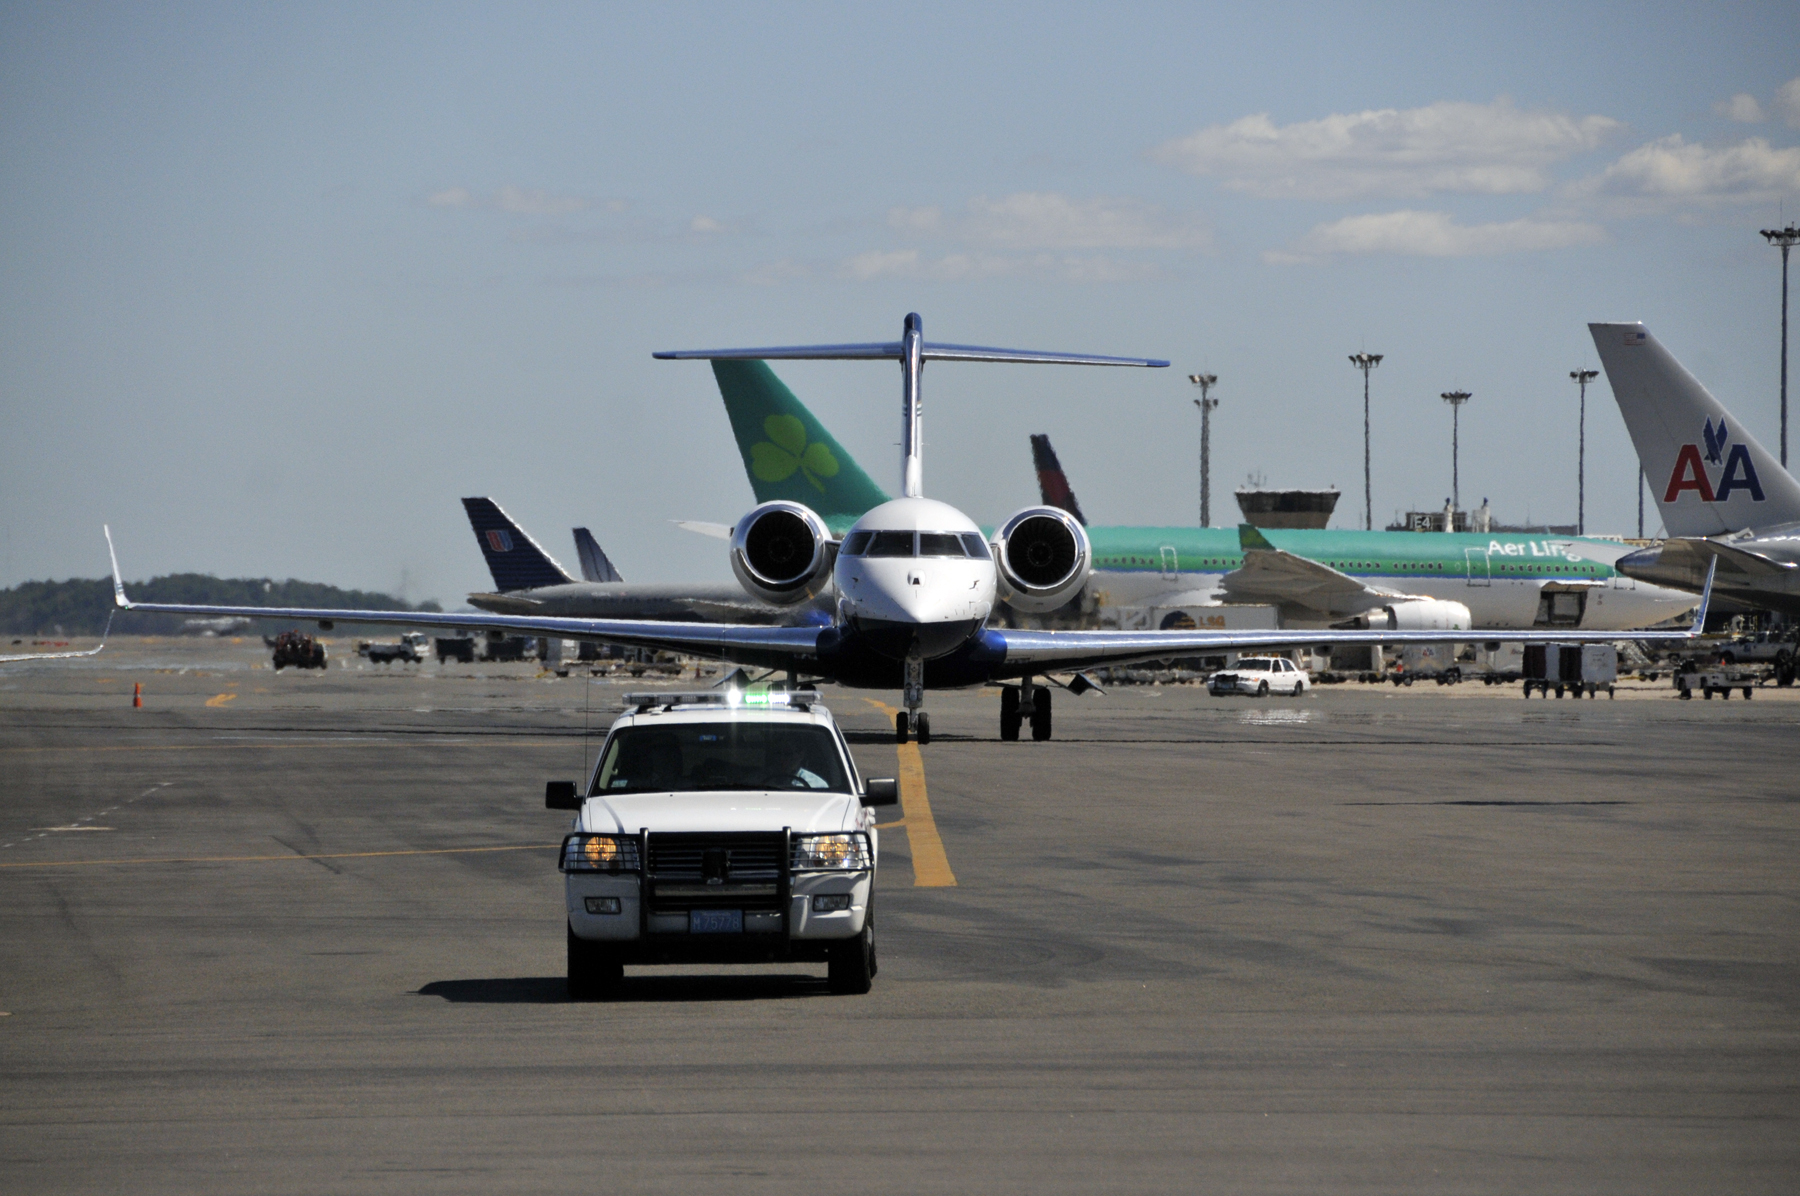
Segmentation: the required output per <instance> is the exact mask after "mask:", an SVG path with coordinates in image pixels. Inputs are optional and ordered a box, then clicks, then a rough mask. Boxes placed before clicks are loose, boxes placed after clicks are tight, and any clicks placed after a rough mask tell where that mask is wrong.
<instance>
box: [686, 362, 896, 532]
mask: <svg viewBox="0 0 1800 1196" xmlns="http://www.w3.org/2000/svg"><path fill="white" fill-rule="evenodd" d="M712 369H713V377H714V378H716V379H717V380H718V383H719V396H720V397H721V398H723V399H724V400H725V413H726V414H727V415H728V416H730V417H731V431H732V434H733V435H734V436H736V437H737V444H738V451H739V452H740V453H742V454H743V457H744V472H745V474H746V475H748V476H749V478H750V488H751V489H752V490H754V491H755V492H756V501H757V502H759V503H764V502H773V501H774V500H776V499H787V500H788V501H790V502H798V503H804V504H806V505H807V506H809V507H811V508H812V509H813V510H815V511H817V512H818V513H819V514H821V515H823V516H824V517H825V521H826V523H828V524H830V525H831V526H832V529H833V531H839V530H842V527H844V526H848V525H849V524H851V523H853V522H855V521H856V520H857V519H858V518H860V517H861V516H862V515H863V513H864V512H866V511H868V510H869V509H870V508H872V507H878V506H880V505H881V504H882V503H884V502H886V501H888V493H887V491H885V490H883V489H882V488H881V487H880V486H877V485H876V484H875V482H874V481H873V480H872V479H871V478H870V477H869V475H868V474H866V473H864V472H863V468H862V466H860V465H858V464H857V463H856V459H855V458H854V457H852V456H851V455H850V454H849V453H847V452H845V451H844V446H843V445H841V444H839V443H838V442H837V441H836V439H834V438H833V437H832V435H831V433H830V432H828V431H826V430H825V425H823V424H821V423H820V422H819V420H818V417H817V416H815V415H813V413H812V412H811V411H809V410H807V408H806V405H805V404H804V403H802V402H801V401H800V400H799V399H797V398H795V397H794V392H793V391H791V390H789V389H788V388H787V386H786V385H785V384H784V383H783V382H782V381H781V379H780V378H777V377H776V376H775V371H774V370H771V369H770V368H769V366H768V363H767V362H764V361H737V360H728V359H727V360H718V361H714V362H713V363H712ZM840 525H841V526H840Z"/></svg>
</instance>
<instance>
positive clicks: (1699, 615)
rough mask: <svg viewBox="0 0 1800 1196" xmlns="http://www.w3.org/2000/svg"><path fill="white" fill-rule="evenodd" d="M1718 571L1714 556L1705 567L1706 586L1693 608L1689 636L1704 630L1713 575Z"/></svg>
mask: <svg viewBox="0 0 1800 1196" xmlns="http://www.w3.org/2000/svg"><path fill="white" fill-rule="evenodd" d="M1718 571H1719V558H1718V556H1717V555H1715V556H1714V557H1713V559H1712V563H1711V564H1709V565H1707V566H1706V586H1705V588H1704V589H1702V590H1701V591H1700V605H1699V606H1696V607H1695V608H1694V625H1693V626H1692V627H1690V628H1688V634H1689V635H1700V634H1702V633H1703V632H1705V630H1706V608H1707V607H1709V606H1711V605H1712V587H1713V574H1715V573H1717V572H1718Z"/></svg>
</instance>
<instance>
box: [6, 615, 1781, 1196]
mask: <svg viewBox="0 0 1800 1196" xmlns="http://www.w3.org/2000/svg"><path fill="white" fill-rule="evenodd" d="M76 646H77V647H79V646H81V645H80V644H79V643H78V644H77V645H76ZM340 647H341V646H340ZM15 650H17V649H15ZM346 663H348V664H349V665H350V667H348V668H346V667H343V666H344V665H345V664H346ZM358 666H360V667H358ZM653 684H668V683H659V682H652V681H650V679H642V680H629V679H628V680H626V681H625V682H623V683H614V682H611V681H609V680H605V679H597V678H588V677H586V676H585V675H584V674H583V673H581V672H580V671H577V672H576V673H575V674H574V675H572V676H570V677H567V678H559V677H556V676H554V675H544V674H541V673H540V671H539V670H538V668H537V667H536V666H535V665H532V664H511V665H478V666H464V665H452V666H449V667H440V666H438V665H435V664H428V665H424V666H386V667H383V666H369V665H366V664H363V662H360V661H354V660H351V661H349V662H346V661H344V660H342V659H338V660H334V661H333V667H332V668H330V669H328V670H327V671H326V672H325V673H323V674H317V673H311V674H308V673H296V672H294V671H291V670H288V671H283V672H282V673H279V674H277V673H274V672H272V671H270V670H269V668H268V666H267V653H266V650H265V649H264V648H263V647H262V646H261V644H260V643H259V642H257V641H255V640H242V641H228V640H134V639H131V638H129V637H117V636H115V637H114V640H113V641H112V642H111V643H109V644H108V646H107V649H106V651H105V652H103V653H102V654H101V655H100V656H98V657H95V658H92V659H83V660H74V661H62V662H42V663H27V664H24V665H0V1188H4V1189H5V1191H6V1192H8V1193H36V1192H49V1191H55V1192H99V1191H117V1190H132V1191H182V1192H200V1193H210V1192H231V1193H246V1192H248V1193H256V1192H280V1193H287V1192H296V1193H298V1192H304V1193H316V1192H353V1193H364V1192H368V1193H382V1192H416V1191H420V1190H423V1189H426V1188H429V1189H430V1190H432V1191H433V1192H439V1193H458V1192H471V1193H494V1192H515V1191H518V1192H527V1191H529V1192H541V1191H588V1190H596V1189H605V1190H613V1189H619V1190H628V1191H634V1192H689V1191H694V1190H706V1189H718V1190H722V1191H732V1192H776V1191H780V1192H784V1193H791V1192H794V1191H809V1190H819V1189H822V1188H826V1187H830V1188H833V1189H841V1190H854V1191H867V1192H889V1191H907V1192H969V1191H983V1192H1034V1193H1035V1192H1091V1191H1130V1192H1161V1191H1180V1192H1194V1191H1230V1192H1294V1193H1300V1192H1307V1193H1310V1192H1319V1191H1333V1192H1380V1193H1404V1192H1421V1193H1517V1192H1528V1191H1529V1192H1581V1193H1614V1192H1616V1193H1633V1194H1638V1193H1655V1192H1681V1193H1691V1192H1694V1191H1729V1192H1735V1193H1756V1192H1793V1191H1796V1190H1800V916H1797V914H1800V904H1797V899H1800V870H1797V869H1796V868H1795V866H1794V861H1795V858H1796V849H1797V848H1800V700H1795V697H1794V695H1795V692H1796V691H1794V690H1788V691H1758V694H1757V697H1756V699H1755V700H1753V701H1750V702H1745V701H1743V700H1742V699H1741V698H1737V697H1734V698H1733V699H1731V700H1730V701H1726V702H1719V701H1711V702H1703V701H1689V702H1681V701H1678V700H1676V699H1675V698H1674V696H1673V690H1672V689H1668V688H1667V682H1666V681H1665V682H1664V683H1663V684H1662V685H1659V686H1655V687H1651V686H1644V687H1641V688H1635V689H1634V690H1633V697H1632V700H1618V701H1608V700H1607V699H1605V698H1604V697H1602V698H1600V699H1598V700H1594V701H1588V700H1582V701H1573V700H1563V701H1560V702H1559V701H1556V700H1554V699H1552V700H1544V699H1539V698H1534V699H1532V700H1530V701H1524V700H1521V699H1520V697H1519V694H1518V692H1517V690H1516V688H1513V687H1508V688H1505V689H1489V688H1487V687H1483V686H1479V685H1470V684H1467V683H1465V684H1464V685H1462V686H1459V687H1455V688H1453V689H1445V688H1440V687H1437V686H1430V685H1416V686H1414V687H1411V688H1409V689H1396V688H1394V687H1392V686H1362V685H1342V686H1327V687H1321V688H1320V689H1318V690H1317V691H1315V693H1314V694H1313V695H1311V696H1308V697H1306V698H1304V699H1299V700H1291V699H1269V700H1254V699H1244V698H1237V699H1214V698H1211V697H1209V696H1207V694H1206V693H1205V691H1204V690H1202V689H1199V688H1198V687H1194V686H1166V687H1156V686H1120V687H1116V688H1112V689H1110V690H1109V691H1108V692H1107V693H1106V694H1104V695H1095V694H1090V695H1086V696H1083V697H1081V698H1074V697H1070V696H1068V695H1061V694H1059V695H1058V698H1057V702H1056V714H1055V717H1056V737H1055V739H1053V740H1052V741H1050V742H1048V743H1033V742H1030V741H1029V740H1027V741H1025V742H1020V743H1002V742H1000V741H999V740H998V737H997V724H998V700H997V698H996V697H995V696H994V694H993V692H992V691H987V692H985V693H983V692H976V691H966V692H960V693H946V694H933V695H931V698H930V702H929V706H928V708H929V710H930V712H931V716H932V724H933V728H934V730H935V732H936V738H935V740H934V741H933V742H932V743H931V744H930V745H929V746H926V747H924V748H922V749H912V748H907V749H896V747H895V745H894V743H893V739H892V733H891V730H890V729H889V728H890V727H891V723H890V721H889V715H888V714H887V713H886V710H887V709H891V704H892V703H893V702H894V701H895V700H896V695H895V694H893V693H887V692H863V691H847V690H838V689H828V690H827V691H826V700H827V702H828V704H829V705H830V706H831V708H832V709H833V711H834V712H835V713H836V714H837V715H838V717H839V719H840V721H841V722H842V723H843V724H844V725H845V727H846V729H847V730H848V731H849V733H850V734H851V738H852V741H853V747H854V749H855V751H856V753H857V756H858V759H859V763H860V765H861V767H862V769H863V771H864V772H865V774H872V775H895V774H896V772H899V773H900V774H901V775H902V776H903V777H909V778H911V779H909V780H907V781H906V782H905V784H906V785H907V787H908V795H907V804H906V806H905V808H904V815H903V816H902V815H900V814H895V815H891V816H887V817H892V818H894V819H895V821H896V822H897V823H899V825H890V826H889V827H888V828H887V829H885V830H884V831H883V832H882V840H881V856H882V864H881V875H880V880H879V891H880V906H879V909H880V916H879V920H878V928H879V951H880V963H881V967H880V974H879V976H878V977H877V979H876V981H875V987H874V991H873V992H871V993H870V994H869V995H867V996H862V997H842V996H833V995H831V994H829V993H828V992H827V990H826V987H825V984H824V979H823V976H824V969H823V967H822V966H813V965H783V966H766V967H757V968H711V967H689V968H669V969H650V968H644V969H636V968H633V969H628V970H627V974H626V977H627V978H626V982H625V986H624V990H623V995H622V999H620V1000H618V1001H616V1002H611V1003H603V1004H578V1003H572V1002H569V1001H568V1000H567V999H566V998H565V995H564V989H563V978H562V972H563V933H564V931H563V924H562V923H563V916H562V906H561V882H560V877H559V876H558V874H557V872H556V869H555V863H554V846H553V845H554V844H556V843H557V842H558V841H559V839H560V836H561V834H562V832H563V830H564V829H565V827H566V824H567V815H566V814H559V813H556V812H553V811H547V810H545V809H544V808H543V799H542V794H543V783H544V781H546V780H551V779H574V778H575V777H577V776H578V775H579V774H580V773H581V771H582V770H583V767H584V761H586V760H587V759H589V758H590V757H591V753H592V752H593V751H594V750H596V749H597V748H598V746H599V742H600V736H601V734H603V733H604V730H605V727H606V725H607V723H608V722H609V721H610V719H611V718H612V717H613V716H614V714H615V713H616V712H617V710H618V698H619V695H620V693H621V692H623V690H624V689H643V688H648V687H650V686H651V685H653ZM686 684H687V685H689V686H691V685H692V684H693V682H692V681H691V680H689V681H688V682H687V683H686ZM134 685H139V686H141V687H142V700H143V706H142V707H141V708H134V707H133V705H132V691H133V686H134ZM1659 695H1660V696H1659ZM1480 699H1486V700H1480ZM883 703H886V704H889V705H888V706H883V705H882V704H883ZM909 753H916V755H910V756H909ZM909 770H910V771H909ZM934 840H935V846H933V841H934Z"/></svg>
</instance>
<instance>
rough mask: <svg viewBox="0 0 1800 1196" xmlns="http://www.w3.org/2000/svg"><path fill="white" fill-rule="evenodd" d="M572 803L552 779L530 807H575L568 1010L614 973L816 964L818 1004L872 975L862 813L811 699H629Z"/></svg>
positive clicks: (566, 872) (880, 782)
mask: <svg viewBox="0 0 1800 1196" xmlns="http://www.w3.org/2000/svg"><path fill="white" fill-rule="evenodd" d="M625 700H626V704H627V705H628V706H629V707H630V708H631V709H630V710H629V712H628V713H626V714H625V715H623V716H622V717H621V718H620V719H619V720H618V721H617V722H615V723H614V724H613V725H612V730H611V731H610V732H609V733H608V734H607V737H606V743H605V744H604V745H603V746H602V747H601V749H600V755H599V757H598V759H597V761H596V762H595V765H594V771H593V773H592V774H591V775H590V777H589V778H588V784H587V791H586V794H585V796H583V795H580V794H578V793H577V792H576V789H575V786H574V784H573V783H571V782H568V781H560V782H559V781H552V782H550V783H549V784H548V785H547V786H546V788H545V795H544V804H545V805H547V806H548V807H550V808H551V809H553V810H575V811H577V813H576V816H575V822H574V825H573V826H572V827H571V829H570V833H569V834H568V835H567V836H565V837H564V839H563V845H562V857H561V864H560V867H561V869H562V872H563V877H564V885H563V887H564V890H565V893H566V897H567V901H566V904H567V906H568V920H569V995H570V996H572V997H574V998H576V999H577V1000H591V999H593V998H596V997H601V996H605V995H607V994H608V993H609V992H610V991H611V990H612V989H613V988H614V987H615V986H616V985H617V984H618V982H619V980H620V979H621V978H622V977H623V974H624V965H625V964H628V963H630V964H656V963H761V962H768V961H781V960H802V961H814V962H820V961H823V962H826V963H828V964H829V965H830V984H831V989H832V991H833V992H840V993H865V992H868V991H869V985H870V981H871V980H872V979H873V978H874V976H875V969H876V960H875V867H876V858H877V852H878V848H879V841H878V835H877V832H876V830H875V815H874V813H873V812H872V811H871V810H870V809H869V807H870V806H877V805H892V804H894V803H895V802H897V801H898V800H899V797H898V790H897V787H896V785H895V782H894V781H893V780H892V779H871V780H869V781H867V782H864V781H863V780H862V779H861V777H859V776H858V774H857V771H856V762H855V760H854V759H853V758H852V757H851V754H850V749H849V746H848V745H847V744H846V743H845V742H844V736H843V733H842V732H841V731H839V730H838V727H837V724H836V722H834V721H833V720H832V717H831V712H830V711H829V710H827V709H826V708H825V707H824V706H822V705H820V704H819V703H818V701H817V698H816V695H815V694H813V693H812V691H810V690H797V691H791V692H779V691H778V692H773V693H758V692H756V691H734V690H726V691H706V692H704V693H698V694H675V693H649V694H627V695H626V699H625Z"/></svg>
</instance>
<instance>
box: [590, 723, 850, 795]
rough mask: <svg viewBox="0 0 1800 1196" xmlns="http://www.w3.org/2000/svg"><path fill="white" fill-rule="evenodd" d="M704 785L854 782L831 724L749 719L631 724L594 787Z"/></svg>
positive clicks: (646, 789)
mask: <svg viewBox="0 0 1800 1196" xmlns="http://www.w3.org/2000/svg"><path fill="white" fill-rule="evenodd" d="M700 789H824V790H829V791H831V792H833V793H848V792H850V785H849V782H848V781H847V780H846V779H845V776H844V764H843V760H842V758H841V757H840V756H839V755H838V750H837V740H836V739H835V738H834V737H833V736H832V734H831V732H830V731H829V730H828V729H827V728H825V727H821V726H816V725H810V726H809V725H805V724H786V725H783V724H779V723H775V724H772V723H757V722H748V721H743V722H717V723H672V724H669V725H665V726H660V727H657V726H651V727H627V728H625V729H624V730H622V731H620V732H619V733H618V734H617V735H615V736H613V739H612V742H611V743H609V744H608V745H607V747H606V755H605V756H604V757H603V758H602V759H601V761H600V768H599V770H598V771H597V772H596V773H595V774H594V784H593V787H592V788H590V789H589V790H588V792H589V793H590V794H602V793H679V792H691V791H694V790H700Z"/></svg>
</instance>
